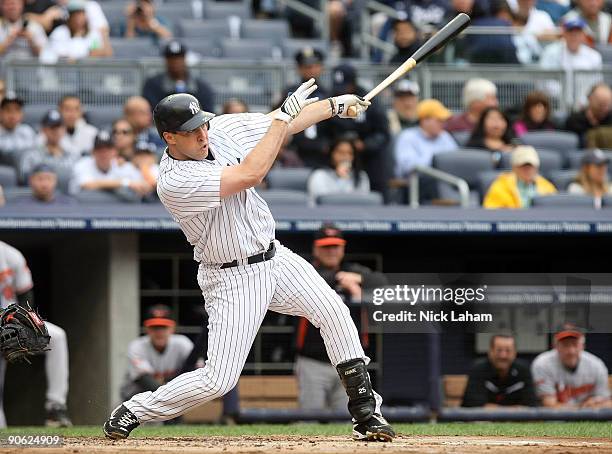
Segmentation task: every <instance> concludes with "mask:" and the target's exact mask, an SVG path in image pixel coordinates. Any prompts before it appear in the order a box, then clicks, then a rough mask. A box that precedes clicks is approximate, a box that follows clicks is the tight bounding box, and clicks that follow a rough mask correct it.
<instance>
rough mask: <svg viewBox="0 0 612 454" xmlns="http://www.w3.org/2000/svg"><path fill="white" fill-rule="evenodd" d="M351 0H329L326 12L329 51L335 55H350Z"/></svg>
mask: <svg viewBox="0 0 612 454" xmlns="http://www.w3.org/2000/svg"><path fill="white" fill-rule="evenodd" d="M352 5H353V0H329V1H328V2H327V14H328V15H329V40H330V47H331V52H332V54H334V56H336V57H342V56H347V57H350V56H351V53H352V50H351V24H350V20H349V10H351V7H352Z"/></svg>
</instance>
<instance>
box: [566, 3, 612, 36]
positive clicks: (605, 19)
mask: <svg viewBox="0 0 612 454" xmlns="http://www.w3.org/2000/svg"><path fill="white" fill-rule="evenodd" d="M575 4H576V7H575V8H574V9H572V10H571V11H570V12H568V13H567V14H566V15H565V16H563V21H564V22H565V21H572V20H575V19H582V20H583V21H584V22H586V24H587V25H586V27H585V28H584V31H585V34H586V40H587V43H588V45H589V46H594V45H595V44H603V45H605V44H609V43H611V42H612V16H611V15H610V14H609V13H607V12H605V11H603V9H604V4H605V2H604V0H576V2H575Z"/></svg>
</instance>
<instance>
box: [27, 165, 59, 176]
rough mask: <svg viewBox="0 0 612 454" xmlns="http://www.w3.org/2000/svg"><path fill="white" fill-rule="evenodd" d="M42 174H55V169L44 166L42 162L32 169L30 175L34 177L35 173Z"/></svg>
mask: <svg viewBox="0 0 612 454" xmlns="http://www.w3.org/2000/svg"><path fill="white" fill-rule="evenodd" d="M42 172H47V173H56V172H55V168H54V167H53V166H50V165H49V164H45V163H44V162H42V163H40V164H38V165H36V166H34V168H33V169H32V173H31V175H34V174H36V173H42Z"/></svg>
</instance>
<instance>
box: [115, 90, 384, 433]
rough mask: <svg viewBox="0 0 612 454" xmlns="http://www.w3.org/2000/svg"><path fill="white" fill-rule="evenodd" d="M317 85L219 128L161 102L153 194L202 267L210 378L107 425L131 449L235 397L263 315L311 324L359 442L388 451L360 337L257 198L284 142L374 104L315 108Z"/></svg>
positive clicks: (142, 403)
mask: <svg viewBox="0 0 612 454" xmlns="http://www.w3.org/2000/svg"><path fill="white" fill-rule="evenodd" d="M316 88H317V86H316V85H315V81H314V79H310V80H309V81H307V82H305V83H303V84H302V85H300V86H299V87H298V88H297V90H296V91H295V92H294V93H292V94H291V95H289V96H288V97H287V99H285V101H284V103H283V104H282V105H281V107H280V108H279V109H277V110H276V111H274V112H271V113H269V114H267V115H264V114H250V113H245V114H233V115H221V116H219V117H215V115H214V114H212V113H209V112H204V111H202V110H201V109H200V105H199V103H198V100H197V99H196V98H195V97H193V96H191V95H189V94H186V93H183V94H175V95H170V96H168V97H166V98H164V99H162V100H161V101H160V102H159V104H158V105H157V106H156V107H155V110H154V113H153V115H154V119H155V125H156V127H157V130H158V131H159V134H160V136H162V137H163V139H164V140H165V141H166V143H167V145H168V146H167V148H166V150H165V152H164V156H163V158H162V160H161V162H160V175H159V180H158V186H157V192H158V195H159V198H160V200H161V201H162V203H163V204H164V205H165V207H166V209H168V211H169V212H170V213H171V214H172V216H173V217H174V218H175V219H176V220H177V221H178V222H179V224H180V227H181V229H182V230H183V232H184V234H185V236H186V237H187V240H188V241H189V242H190V243H191V244H192V245H193V247H194V259H195V260H196V261H198V262H199V263H200V265H199V269H198V276H197V279H198V283H199V285H200V288H201V290H202V295H203V296H204V302H205V308H206V312H207V313H208V317H209V318H208V327H209V334H208V336H209V341H208V353H207V361H206V363H205V365H204V367H203V368H200V369H197V370H195V371H192V372H188V373H184V374H182V375H179V376H178V377H176V378H175V379H174V380H171V381H170V382H168V383H167V384H165V385H164V386H161V387H159V388H158V389H157V390H156V391H155V392H150V391H149V392H144V393H141V394H137V395H135V396H134V397H132V398H131V399H130V400H128V401H126V402H124V403H123V404H121V405H119V406H118V407H117V408H115V409H114V410H113V412H112V413H111V415H110V417H109V419H108V420H107V421H106V423H105V424H104V433H105V434H106V436H107V437H109V438H111V439H120V438H126V437H127V436H128V435H129V434H130V432H131V431H132V430H134V429H135V428H136V427H138V426H139V425H140V424H142V423H144V422H148V421H163V420H167V419H171V418H175V417H176V416H178V415H180V414H182V413H184V412H186V411H188V410H189V409H191V408H193V407H196V406H198V405H201V404H203V403H204V402H207V401H209V400H211V399H214V398H217V397H220V396H222V395H224V394H226V393H227V392H228V391H230V390H231V389H232V388H234V386H236V384H237V382H238V379H239V377H240V373H241V371H242V368H243V366H244V363H245V361H246V359H247V355H248V353H249V351H250V349H251V345H252V343H253V341H254V339H255V336H256V335H257V331H258V329H259V326H260V325H261V322H262V321H263V318H264V316H265V314H266V311H267V310H272V311H275V312H279V313H282V314H290V315H296V316H301V317H306V318H307V319H308V320H309V321H310V322H311V323H312V324H313V325H314V326H315V327H317V328H319V330H320V332H321V336H322V337H323V340H324V342H325V347H326V349H327V354H328V355H329V358H330V360H331V362H332V364H333V365H334V366H335V367H336V369H337V371H338V374H339V376H340V379H341V381H342V383H343V385H344V388H345V389H346V392H347V395H348V398H349V399H348V409H349V412H350V414H351V415H352V417H353V437H354V438H355V439H358V440H381V441H391V440H392V439H393V437H394V436H395V432H394V431H393V429H392V427H391V426H390V425H389V424H388V423H387V421H386V420H385V419H384V418H383V417H382V415H381V412H380V405H381V403H382V398H381V397H380V396H379V395H378V394H377V393H376V392H374V390H373V389H372V385H371V382H370V377H369V375H368V372H367V369H366V364H367V363H368V362H369V358H367V357H366V356H365V354H364V352H363V349H362V347H361V343H360V342H359V335H358V333H357V329H356V328H355V325H354V323H353V321H352V319H351V316H350V314H349V309H348V307H347V306H346V305H345V304H344V303H343V302H342V300H341V299H340V297H339V296H338V295H337V294H336V292H335V291H334V290H332V289H331V288H330V287H329V285H327V283H326V282H325V281H324V280H323V278H322V277H321V276H319V274H318V273H317V272H316V270H315V269H314V268H313V267H312V265H310V264H309V263H308V262H307V261H305V260H304V259H303V258H301V257H300V256H298V255H297V254H295V253H293V252H292V251H291V250H289V249H288V248H286V247H284V246H283V245H281V244H280V243H279V242H278V241H277V240H275V238H274V219H273V218H272V214H271V213H270V210H269V209H268V206H267V204H266V202H264V200H263V199H262V198H261V197H260V196H259V195H258V194H257V192H256V191H255V190H254V189H253V187H254V186H256V185H257V184H259V183H261V181H262V180H263V178H264V177H265V176H266V174H267V172H268V171H269V170H270V168H271V166H272V164H273V163H274V160H275V158H276V155H277V153H278V151H279V149H280V147H281V145H282V144H283V142H284V140H285V136H286V135H287V134H295V133H298V132H300V131H303V130H304V129H305V128H308V127H309V126H311V125H313V124H315V123H318V122H320V121H322V120H325V119H328V118H330V117H332V116H335V115H338V116H341V117H343V118H349V116H348V108H349V107H350V106H354V107H355V108H356V110H357V112H358V114H359V113H363V112H364V111H365V110H366V109H367V107H368V106H369V104H370V103H369V102H368V101H365V100H363V99H361V98H359V97H358V96H355V95H352V94H347V95H341V96H337V97H334V98H327V99H324V100H322V101H319V102H317V98H312V99H308V97H309V96H310V95H311V94H312V93H313V92H314V91H315V90H316Z"/></svg>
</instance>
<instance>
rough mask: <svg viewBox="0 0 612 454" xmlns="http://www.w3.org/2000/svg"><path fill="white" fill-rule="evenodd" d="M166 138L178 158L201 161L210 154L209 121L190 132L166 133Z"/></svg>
mask: <svg viewBox="0 0 612 454" xmlns="http://www.w3.org/2000/svg"><path fill="white" fill-rule="evenodd" d="M164 138H165V139H166V142H167V143H168V147H169V148H170V151H171V153H172V156H173V157H175V158H176V159H183V160H184V159H195V160H196V161H200V160H202V159H204V158H206V156H208V123H206V124H203V125H202V126H199V127H197V128H196V129H194V130H192V131H189V132H183V131H178V132H174V133H165V134H164Z"/></svg>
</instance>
